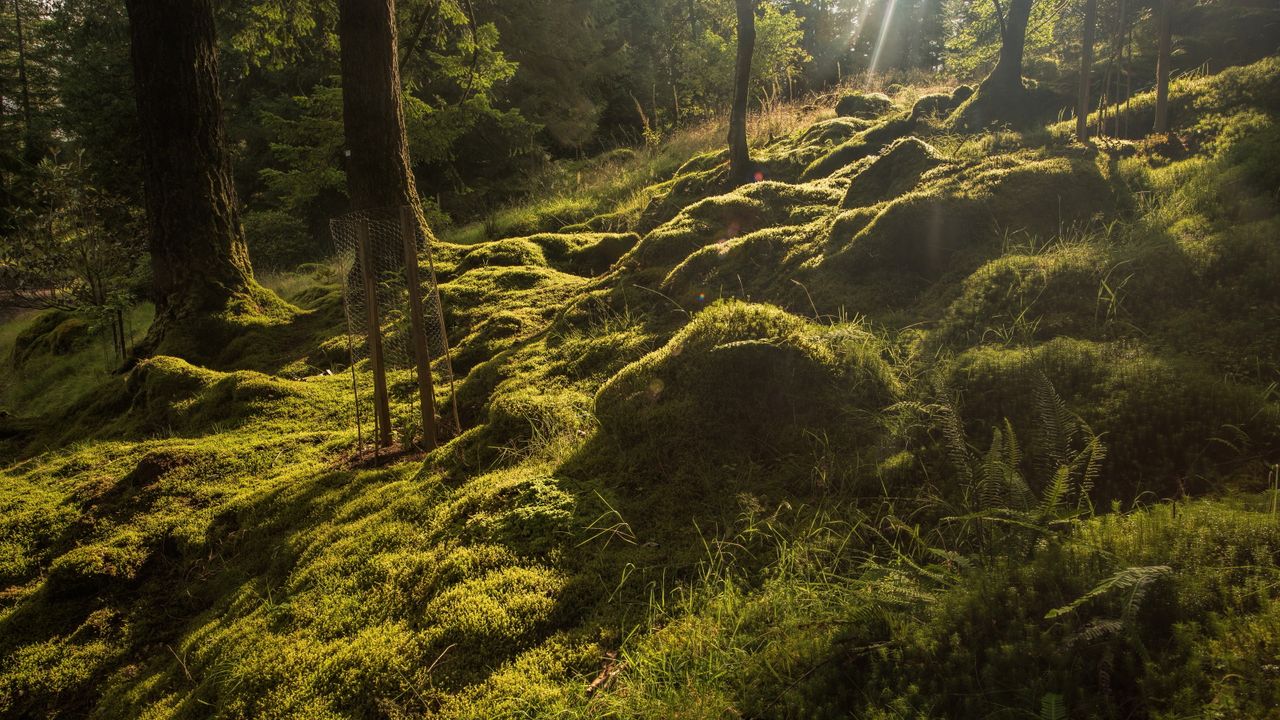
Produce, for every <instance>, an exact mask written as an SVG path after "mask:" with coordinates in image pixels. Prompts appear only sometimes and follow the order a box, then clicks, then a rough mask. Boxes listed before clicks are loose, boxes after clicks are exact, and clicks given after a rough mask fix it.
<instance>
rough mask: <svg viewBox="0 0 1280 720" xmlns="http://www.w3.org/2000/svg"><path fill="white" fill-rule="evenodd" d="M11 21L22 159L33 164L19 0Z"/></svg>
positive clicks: (33, 151)
mask: <svg viewBox="0 0 1280 720" xmlns="http://www.w3.org/2000/svg"><path fill="white" fill-rule="evenodd" d="M13 23H14V26H15V27H14V30H15V31H16V33H17V46H18V90H19V92H20V93H21V96H22V129H23V136H22V137H23V141H22V142H23V159H24V160H26V161H27V162H28V163H31V164H33V165H34V164H35V163H36V162H37V161H38V160H39V158H38V157H37V153H36V148H35V145H36V143H35V131H34V130H33V129H32V127H31V85H30V83H28V82H27V41H26V38H25V37H23V31H22V5H21V4H20V2H19V0H13Z"/></svg>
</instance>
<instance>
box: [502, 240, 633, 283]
mask: <svg viewBox="0 0 1280 720" xmlns="http://www.w3.org/2000/svg"><path fill="white" fill-rule="evenodd" d="M526 239H527V240H528V241H529V242H531V243H533V244H534V245H537V246H538V247H540V248H541V249H542V252H543V254H544V256H545V257H546V260H547V262H548V263H549V264H550V265H551V266H553V267H555V268H556V269H557V270H562V271H564V272H567V273H573V274H574V275H583V276H586V277H591V276H595V275H603V274H604V273H606V272H608V271H609V268H611V267H613V265H614V263H616V262H618V260H620V259H621V258H622V256H623V255H625V254H627V252H628V251H629V250H631V248H633V247H635V245H636V243H638V242H640V236H639V235H637V234H635V233H610V232H594V233H573V234H568V233H547V234H543V235H533V236H531V237H529V238H526Z"/></svg>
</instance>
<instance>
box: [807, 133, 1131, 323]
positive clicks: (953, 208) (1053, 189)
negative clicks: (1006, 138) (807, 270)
mask: <svg viewBox="0 0 1280 720" xmlns="http://www.w3.org/2000/svg"><path fill="white" fill-rule="evenodd" d="M1111 198H1112V195H1111V191H1110V189H1109V187H1108V185H1107V183H1106V181H1105V180H1104V179H1103V178H1102V176H1101V173H1100V172H1099V170H1098V168H1097V166H1096V165H1095V164H1094V162H1093V160H1092V159H1090V158H1088V157H1084V156H1080V157H1075V156H1060V157H1034V156H1025V157H1018V156H1005V157H1002V158H999V159H992V160H986V161H980V162H977V163H971V164H967V165H963V166H947V167H940V168H937V169H935V170H934V171H932V172H931V173H928V174H926V176H925V177H924V178H923V181H922V182H921V184H920V185H919V187H918V188H917V189H916V190H914V191H913V192H910V193H908V194H906V195H903V196H900V197H897V198H894V199H893V200H890V201H888V202H885V203H882V204H881V205H878V206H873V211H874V212H875V213H876V214H875V216H874V218H871V219H870V220H869V221H868V220H867V214H866V213H855V214H853V215H850V216H849V217H848V218H847V219H846V218H844V217H843V216H842V221H841V222H837V223H835V224H833V226H832V230H831V235H830V237H829V239H828V247H829V249H828V251H827V254H826V256H825V257H824V258H823V259H822V260H821V263H820V264H819V265H818V267H819V268H822V269H824V270H825V273H824V274H825V275H826V276H827V277H828V278H831V279H833V280H838V281H839V282H838V283H837V285H842V284H844V283H848V282H855V284H856V281H854V280H853V278H862V279H863V281H864V282H865V281H866V280H874V281H875V284H879V286H878V290H877V291H878V292H879V293H880V294H881V298H882V301H888V302H894V301H895V298H896V299H898V300H901V299H906V298H911V297H914V293H915V292H916V291H918V290H919V289H920V288H921V287H922V286H923V285H927V284H928V283H930V282H933V281H936V280H937V279H938V278H940V277H942V276H944V275H948V274H953V275H954V274H959V273H963V274H961V275H960V277H963V276H964V275H967V274H968V273H969V272H972V271H973V270H974V269H976V268H977V267H978V266H980V265H981V264H982V263H983V262H985V261H986V260H988V259H989V258H990V257H991V256H992V255H993V254H994V253H995V252H996V251H997V249H998V248H999V246H1000V243H1001V240H1002V238H1003V237H1004V236H1005V235H1006V234H1011V233H1012V234H1018V233H1023V234H1029V235H1031V236H1036V237H1041V238H1050V237H1053V236H1054V235H1056V234H1057V233H1058V232H1059V231H1060V229H1061V228H1063V227H1065V226H1070V225H1071V224H1072V223H1079V222H1083V221H1087V220H1088V219H1089V218H1092V217H1093V216H1094V215H1095V214H1097V213H1100V212H1103V211H1104V210H1105V209H1106V208H1107V207H1109V206H1111V205H1112V204H1113V201H1112V199H1111ZM855 220H856V221H857V222H854V221H855ZM850 232H853V233H855V234H853V235H852V236H849V235H847V234H846V233H850ZM957 279H959V278H957ZM844 286H845V287H848V285H844Z"/></svg>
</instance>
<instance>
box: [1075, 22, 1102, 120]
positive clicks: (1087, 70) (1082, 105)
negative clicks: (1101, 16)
mask: <svg viewBox="0 0 1280 720" xmlns="http://www.w3.org/2000/svg"><path fill="white" fill-rule="evenodd" d="M1097 24H1098V0H1085V5H1084V32H1083V33H1082V39H1081V43H1080V98H1079V105H1078V106H1077V107H1076V138H1077V139H1078V140H1079V141H1080V142H1088V141H1089V107H1090V105H1091V103H1092V101H1091V99H1090V97H1089V94H1090V91H1091V90H1092V84H1093V42H1094V37H1093V34H1094V31H1095V29H1096V26H1097Z"/></svg>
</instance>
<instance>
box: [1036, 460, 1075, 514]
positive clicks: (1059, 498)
mask: <svg viewBox="0 0 1280 720" xmlns="http://www.w3.org/2000/svg"><path fill="white" fill-rule="evenodd" d="M1069 492H1071V468H1070V467H1068V466H1066V465H1062V466H1059V467H1058V471H1057V472H1056V473H1054V474H1053V480H1051V481H1050V482H1049V484H1048V485H1047V486H1046V487H1045V489H1044V497H1043V498H1042V499H1041V500H1040V510H1039V515H1040V520H1041V522H1049V521H1050V520H1055V519H1057V518H1058V513H1059V510H1060V509H1061V507H1062V504H1063V501H1064V500H1065V499H1066V497H1067V494H1068V493H1069Z"/></svg>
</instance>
